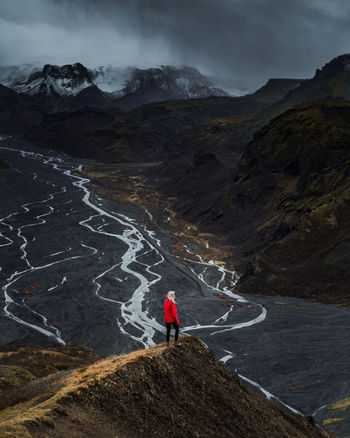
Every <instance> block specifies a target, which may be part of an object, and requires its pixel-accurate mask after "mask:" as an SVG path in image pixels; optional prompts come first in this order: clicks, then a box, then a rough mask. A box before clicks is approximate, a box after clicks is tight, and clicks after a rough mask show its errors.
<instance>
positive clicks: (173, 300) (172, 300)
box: [167, 290, 175, 303]
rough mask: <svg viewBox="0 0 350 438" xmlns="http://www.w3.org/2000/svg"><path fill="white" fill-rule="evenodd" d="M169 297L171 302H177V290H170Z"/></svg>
mask: <svg viewBox="0 0 350 438" xmlns="http://www.w3.org/2000/svg"><path fill="white" fill-rule="evenodd" d="M167 297H168V298H169V300H170V301H171V302H173V303H175V292H174V291H173V290H170V291H169V292H168V295H167Z"/></svg>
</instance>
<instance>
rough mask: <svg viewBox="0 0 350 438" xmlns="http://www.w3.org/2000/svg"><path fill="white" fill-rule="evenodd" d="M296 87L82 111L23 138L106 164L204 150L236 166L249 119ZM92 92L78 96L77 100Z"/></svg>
mask: <svg viewBox="0 0 350 438" xmlns="http://www.w3.org/2000/svg"><path fill="white" fill-rule="evenodd" d="M299 82H300V81H299V80H289V79H286V80H274V81H270V85H269V86H265V87H263V88H264V89H263V90H258V91H257V92H256V93H253V94H250V95H247V96H242V97H235V98H233V97H225V96H223V97H220V96H219V97H210V98H206V99H180V100H169V101H163V102H155V103H150V104H147V105H143V106H141V107H139V108H135V109H134V110H132V111H130V112H128V113H123V112H122V111H120V110H117V109H110V110H97V109H89V108H84V109H81V110H79V112H78V113H76V114H74V113H71V112H65V113H63V112H62V113H59V114H50V115H47V116H46V117H45V119H44V121H43V123H42V124H41V126H40V127H39V128H37V127H35V129H33V130H32V131H31V132H27V133H26V137H27V138H28V139H29V140H31V141H34V142H35V143H36V144H38V145H41V146H44V147H45V146H46V145H50V147H51V148H61V149H63V150H65V151H66V152H68V153H71V154H73V155H80V156H82V157H87V158H96V159H99V160H107V161H109V160H112V161H152V160H164V159H167V158H169V157H174V156H176V155H179V154H183V153H184V154H185V155H186V156H188V157H189V158H190V159H192V156H193V153H194V152H196V151H200V150H205V151H208V152H215V153H217V154H218V156H219V157H220V159H222V160H223V161H225V162H236V161H237V158H238V157H239V156H240V154H241V152H242V147H243V145H244V144H245V142H246V141H247V140H248V139H249V138H250V137H249V136H250V135H251V133H252V129H253V128H252V125H251V124H250V119H252V118H253V116H254V114H256V113H257V112H258V110H260V109H262V108H264V107H265V106H267V105H270V103H271V101H272V100H274V99H279V98H281V97H283V96H284V95H285V94H286V93H287V92H288V91H289V90H290V89H291V87H294V86H295V85H296V84H298V83H299ZM93 89H94V88H93V87H88V88H86V89H85V90H83V91H82V92H80V93H79V94H78V95H77V96H75V99H76V101H77V100H78V99H81V98H82V96H83V95H84V93H91V92H92V90H93ZM95 91H96V93H99V90H98V89H95ZM89 98H92V97H91V96H89ZM95 99H96V100H97V98H95ZM78 106H83V105H82V102H81V101H80V103H79V105H78ZM86 106H87V105H86ZM253 126H254V125H253Z"/></svg>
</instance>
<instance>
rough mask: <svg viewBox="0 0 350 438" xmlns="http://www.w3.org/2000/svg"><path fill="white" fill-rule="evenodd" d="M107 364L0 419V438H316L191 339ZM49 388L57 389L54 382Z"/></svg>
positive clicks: (302, 421) (306, 423)
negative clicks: (64, 437) (10, 435)
mask: <svg viewBox="0 0 350 438" xmlns="http://www.w3.org/2000/svg"><path fill="white" fill-rule="evenodd" d="M182 342H183V344H182V346H181V347H170V348H167V347H165V346H164V344H161V345H158V346H154V347H151V348H146V349H144V350H138V351H135V352H132V353H130V354H128V355H125V356H114V357H110V358H108V359H104V360H101V361H99V362H97V363H95V364H93V365H90V366H88V367H85V368H82V369H79V370H76V371H74V372H72V373H71V374H69V375H66V376H65V377H64V379H61V380H60V382H59V384H60V387H59V388H57V386H56V388H55V389H54V390H53V389H52V388H50V386H49V385H48V387H47V389H50V390H51V391H49V392H48V393H45V394H41V397H36V398H34V399H32V400H30V401H27V402H26V403H24V404H22V405H18V406H14V407H13V408H10V409H7V410H6V411H3V412H0V434H2V436H5V434H6V433H8V434H11V433H12V434H13V435H12V436H26V437H42V436H46V435H49V436H50V437H62V436H65V435H66V434H68V433H69V435H70V436H74V437H89V436H91V437H92V436H94V437H97V436H103V437H115V436H123V437H127V438H139V437H140V438H141V437H142V438H143V437H146V436H147V437H161V438H163V437H165V436H166V437H169V438H173V437H174V438H175V437H176V438H177V437H179V436H181V437H183V438H187V437H188V438H193V437H198V438H200V437H202V438H211V437H213V438H217V437H235V438H253V437H254V438H256V437H259V438H283V437H286V438H287V437H290V436H292V437H293V438H316V437H317V438H321V437H324V438H326V437H328V436H329V435H328V434H327V432H325V431H324V430H321V429H319V428H317V427H316V426H314V425H313V424H312V421H311V420H309V419H307V418H304V417H302V416H300V415H296V414H294V413H292V412H290V411H288V410H286V409H285V408H283V407H281V406H278V405H275V404H273V403H272V402H270V401H268V400H266V399H264V398H263V397H262V396H260V395H257V394H255V393H254V392H252V391H251V390H249V389H247V388H246V387H245V386H244V385H243V384H242V383H241V381H240V380H239V378H238V377H237V375H236V374H234V373H233V372H232V371H231V370H230V369H229V368H228V367H227V366H226V365H224V364H222V363H220V362H218V361H217V360H216V359H215V356H214V353H213V352H211V351H210V350H208V349H207V348H206V347H205V346H204V345H203V343H202V342H201V341H200V340H199V339H196V338H185V339H183V341H182ZM56 385H58V382H57V381H56Z"/></svg>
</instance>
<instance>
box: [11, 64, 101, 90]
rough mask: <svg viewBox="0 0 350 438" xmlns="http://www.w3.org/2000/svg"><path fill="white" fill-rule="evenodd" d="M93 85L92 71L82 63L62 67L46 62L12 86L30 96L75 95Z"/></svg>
mask: <svg viewBox="0 0 350 438" xmlns="http://www.w3.org/2000/svg"><path fill="white" fill-rule="evenodd" d="M92 85H94V83H93V82H92V79H91V73H90V72H89V71H88V69H87V68H86V67H84V66H83V65H82V64H80V63H76V64H72V65H70V64H67V65H64V66H62V67H60V66H58V65H50V64H46V65H45V66H44V67H43V69H42V70H41V71H34V72H33V73H31V74H30V75H29V77H28V78H27V79H25V80H21V81H15V82H13V83H12V84H11V88H13V89H14V90H15V91H17V92H18V93H24V94H29V95H30V96H33V95H36V94H46V95H48V96H50V95H55V94H58V95H60V96H67V95H73V96H75V95H76V94H78V93H80V91H82V90H83V89H84V88H86V87H91V86H92Z"/></svg>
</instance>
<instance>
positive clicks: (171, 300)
mask: <svg viewBox="0 0 350 438" xmlns="http://www.w3.org/2000/svg"><path fill="white" fill-rule="evenodd" d="M164 319H165V323H166V341H167V343H168V347H170V330H171V324H172V325H173V326H174V328H175V346H176V347H179V346H180V345H181V344H180V342H179V318H178V317H177V314H176V306H175V292H174V291H172V290H171V291H169V292H168V295H167V297H166V299H165V301H164Z"/></svg>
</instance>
